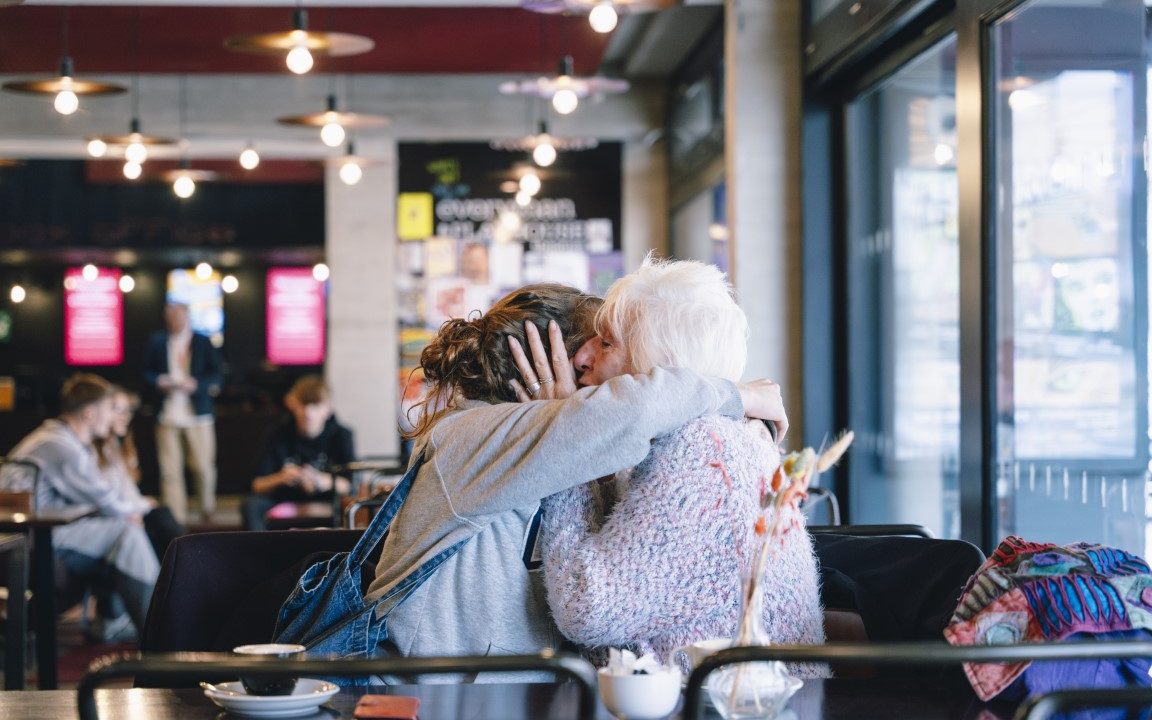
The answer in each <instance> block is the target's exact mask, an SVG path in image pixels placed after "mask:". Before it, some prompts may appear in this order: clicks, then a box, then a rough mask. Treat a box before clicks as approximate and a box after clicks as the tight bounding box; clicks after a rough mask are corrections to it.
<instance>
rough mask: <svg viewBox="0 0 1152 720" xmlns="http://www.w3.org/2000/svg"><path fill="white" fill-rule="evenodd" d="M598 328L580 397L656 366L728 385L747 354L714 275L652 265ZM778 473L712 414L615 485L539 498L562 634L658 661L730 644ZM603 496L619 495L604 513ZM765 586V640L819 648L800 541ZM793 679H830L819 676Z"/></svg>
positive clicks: (757, 435) (761, 442)
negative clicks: (764, 500)
mask: <svg viewBox="0 0 1152 720" xmlns="http://www.w3.org/2000/svg"><path fill="white" fill-rule="evenodd" d="M595 328H596V331H597V333H598V335H597V336H596V337H593V338H592V339H591V340H589V341H588V342H587V343H585V345H584V346H582V347H581V349H580V350H579V351H578V352H577V354H576V356H575V357H574V358H573V365H574V366H575V369H576V371H577V372H578V373H579V374H580V377H579V381H580V384H581V385H596V384H600V383H603V382H605V381H607V380H609V379H610V378H612V377H616V376H617V375H622V374H627V373H642V372H646V371H648V370H650V369H652V368H655V367H676V368H689V369H692V370H694V371H696V372H698V373H701V374H704V375H715V376H717V377H723V378H727V379H729V380H732V381H737V380H738V379H739V378H740V375H741V373H743V371H744V365H745V361H746V359H747V354H748V347H747V336H748V323H747V319H746V318H745V316H744V312H743V311H742V310H741V309H740V307H739V306H738V305H737V304H736V302H735V300H734V299H733V295H732V289H731V287H730V286H729V284H728V282H727V280H726V279H725V276H724V273H723V272H721V271H720V270H719V269H718V268H716V267H714V266H711V265H704V264H702V263H697V262H669V261H654V260H652V259H651V258H649V259H648V260H646V261H645V262H644V265H643V266H642V267H641V268H640V269H639V270H638V271H636V272H635V273H632V274H630V275H628V276H626V277H624V278H621V279H620V280H618V281H617V282H616V283H615V284H614V285H613V286H612V287H611V288H610V289H609V290H608V294H607V296H606V297H605V302H604V305H603V307H602V308H601V309H600V311H599V312H598V313H597V316H596V321H595ZM779 463H780V454H779V451H778V450H777V448H776V445H775V443H774V442H773V441H772V439H771V438H770V437H769V436H768V433H767V432H765V431H764V426H763V425H761V424H759V423H755V424H752V423H751V422H745V421H740V420H735V419H731V418H726V417H721V416H720V415H717V414H713V415H707V416H704V417H701V418H698V419H696V420H693V421H691V422H689V423H688V424H686V425H684V426H682V427H681V428H680V429H679V430H677V431H675V432H672V433H670V434H668V435H664V436H663V437H660V438H658V439H657V440H656V441H655V442H654V443H653V445H652V450H651V452H650V453H649V455H648V457H647V458H645V460H644V461H643V462H642V463H641V464H639V465H637V466H635V467H634V468H632V469H631V470H630V471H625V472H624V473H622V475H624V476H625V477H618V478H617V480H618V481H619V482H617V483H615V484H614V483H610V482H601V483H589V484H586V485H580V486H577V487H574V488H571V489H569V490H565V491H563V492H560V493H557V494H555V495H553V496H551V497H549V498H547V499H546V500H545V501H544V520H543V525H542V527H541V537H542V547H543V560H544V576H545V585H546V587H547V591H548V603H549V607H550V609H551V611H552V614H553V616H554V618H555V620H556V623H557V625H558V627H559V629H560V630H561V631H562V632H563V633H564V634H565V635H566V636H567V637H568V638H569V639H570V640H572V641H574V642H576V643H578V644H580V645H583V646H585V647H587V648H589V649H592V650H596V649H601V650H602V649H603V648H606V647H627V648H630V649H632V650H633V651H635V652H638V653H648V652H654V653H656V654H657V655H658V656H659V658H660V659H661V660H662V661H664V662H668V661H670V659H671V658H670V655H671V653H672V652H673V650H675V649H676V648H677V647H680V646H682V645H685V644H687V643H691V642H695V641H698V640H703V639H706V638H713V637H732V636H733V635H734V634H735V632H736V629H737V624H738V615H739V613H740V592H739V587H740V578H741V575H742V573H745V572H747V571H748V570H749V566H750V564H751V562H752V557H753V555H754V550H753V547H754V545H753V537H754V535H753V533H754V529H753V527H754V522H755V519H756V517H757V513H758V510H759V498H760V492H761V488H762V483H763V482H764V481H765V480H764V479H765V478H770V477H771V476H772V473H773V471H774V470H775V469H776V466H777V465H778V464H779ZM613 485H616V486H623V487H625V489H624V490H623V492H622V493H621V494H620V497H619V498H618V499H617V500H616V502H615V505H614V507H612V509H611V513H610V514H609V513H608V512H607V510H608V505H609V503H610V502H611V499H610V498H609V497H607V496H608V495H611V494H612V493H613V490H614V488H613ZM765 575H766V576H765V578H764V605H763V608H764V620H765V627H766V628H767V630H768V632H769V634H770V635H771V637H772V639H773V641H775V642H780V643H807V644H817V643H822V642H823V641H824V627H823V613H822V610H821V607H820V595H819V581H818V577H817V563H816V558H815V556H814V553H813V550H812V541H811V538H810V537H809V535H808V533H806V532H799V533H798V532H792V533H788V534H786V535H785V537H784V539H783V544H782V546H781V547H780V549H779V551H778V553H777V555H776V557H775V558H774V559H773V561H772V563H771V565H770V566H769V567H768V569H767V570H766V573H765ZM593 655H595V656H600V653H595V652H594V653H593ZM792 670H793V672H795V673H796V674H798V675H801V676H813V675H823V674H825V673H826V670H825V668H824V666H822V665H803V666H798V667H794V668H792Z"/></svg>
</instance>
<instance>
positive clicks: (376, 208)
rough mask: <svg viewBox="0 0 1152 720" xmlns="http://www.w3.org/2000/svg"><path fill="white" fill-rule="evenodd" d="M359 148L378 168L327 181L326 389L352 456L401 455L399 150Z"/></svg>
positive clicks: (386, 143) (333, 175) (382, 145)
mask: <svg viewBox="0 0 1152 720" xmlns="http://www.w3.org/2000/svg"><path fill="white" fill-rule="evenodd" d="M357 147H358V150H359V152H361V153H363V154H365V155H369V156H370V157H372V158H374V160H375V162H374V163H373V164H371V165H368V166H367V167H365V168H364V177H363V178H361V180H360V182H359V183H357V184H356V185H345V184H344V183H343V182H341V180H340V178H339V175H338V174H337V173H338V165H336V164H332V165H330V166H329V167H328V169H327V172H326V178H325V196H326V213H327V215H326V223H327V239H326V243H325V251H326V254H327V259H328V266H329V267H330V268H331V270H332V280H331V284H330V287H331V295H330V297H329V305H328V332H329V339H328V365H327V373H328V377H327V381H328V384H329V386H330V387H331V388H332V395H333V397H334V400H335V405H336V414H337V417H339V418H340V420H341V421H342V422H343V423H344V424H345V425H348V426H349V427H351V428H353V429H354V430H355V432H356V452H357V454H358V455H360V456H361V457H366V456H370V455H398V454H399V451H400V446H399V441H398V438H397V430H396V408H397V392H398V388H397V375H396V373H397V364H398V350H397V348H398V339H397V334H398V330H397V327H396V284H395V281H394V279H393V278H394V277H395V262H396V143H395V142H394V141H391V140H380V141H375V142H373V143H372V145H371V147H370V148H369V147H368V146H367V144H365V143H362V142H360V141H358V142H357ZM369 150H370V151H371V152H370V153H369V152H368V151H369Z"/></svg>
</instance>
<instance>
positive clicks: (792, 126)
mask: <svg viewBox="0 0 1152 720" xmlns="http://www.w3.org/2000/svg"><path fill="white" fill-rule="evenodd" d="M724 10H725V19H724V25H725V27H724V60H725V68H726V71H727V72H726V76H725V103H726V105H725V133H726V137H725V167H726V176H727V183H728V232H729V248H730V249H729V252H730V254H731V259H730V262H731V265H730V268H731V276H732V280H733V284H734V285H735V286H736V291H737V293H739V299H740V304H741V307H743V308H744V311H745V312H746V313H747V314H748V321H749V323H750V324H751V327H752V337H751V340H750V342H749V345H748V351H749V354H748V368H747V370H746V371H745V377H746V378H754V377H767V378H770V379H772V380H775V381H776V382H779V383H780V384H781V385H782V386H783V389H784V402H785V405H786V407H787V409H788V416H789V419H790V420H791V422H792V430H791V431H790V432H789V437H791V438H801V437H803V417H802V416H801V413H802V407H803V405H802V399H803V397H802V392H803V390H802V381H803V367H802V360H803V356H802V343H801V332H802V322H803V317H802V310H801V300H802V297H801V290H802V287H801V279H802V276H801V249H802V247H801V235H800V230H801V227H800V219H801V211H800V127H801V85H802V79H803V67H802V55H801V51H800V38H801V0H770V1H769V2H765V0H725V3H724Z"/></svg>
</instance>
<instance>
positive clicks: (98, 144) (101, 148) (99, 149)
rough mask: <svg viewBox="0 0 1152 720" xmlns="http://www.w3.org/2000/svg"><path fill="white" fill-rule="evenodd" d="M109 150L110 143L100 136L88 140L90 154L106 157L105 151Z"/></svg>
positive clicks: (95, 156) (96, 156)
mask: <svg viewBox="0 0 1152 720" xmlns="http://www.w3.org/2000/svg"><path fill="white" fill-rule="evenodd" d="M106 152H108V143H106V142H104V141H103V140H101V139H100V138H92V139H91V140H89V141H88V155H89V156H91V157H94V158H98V157H104V153H106Z"/></svg>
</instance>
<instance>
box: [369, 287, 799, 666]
mask: <svg viewBox="0 0 1152 720" xmlns="http://www.w3.org/2000/svg"><path fill="white" fill-rule="evenodd" d="M598 302H599V301H597V300H596V299H595V298H592V297H591V296H588V295H585V294H584V293H581V292H579V291H578V290H575V289H574V288H569V287H565V286H563V285H556V284H550V283H544V284H537V285H529V286H526V287H524V288H521V289H519V290H516V291H514V292H512V293H511V294H509V295H507V296H505V297H504V298H502V299H501V300H499V301H498V302H497V303H496V304H495V305H494V306H493V307H492V309H491V310H489V311H488V312H486V313H484V314H483V315H474V316H473V317H472V318H471V319H468V320H464V319H453V320H449V321H448V322H446V323H444V325H443V326H442V327H441V329H440V332H439V333H438V334H437V336H436V337H435V338H434V339H433V340H432V342H431V343H429V345H428V346H427V347H426V348H425V349H424V351H423V352H422V353H421V357H420V361H421V365H422V367H423V370H424V375H425V378H426V380H427V382H428V383H429V388H430V390H429V393H428V400H427V401H426V402H427V403H430V404H433V405H431V406H433V407H436V405H434V404H435V403H440V402H442V403H444V405H443V408H442V409H440V410H438V411H435V412H431V413H427V414H425V415H423V416H422V417H421V418H420V419H419V421H418V422H417V427H416V432H415V440H416V444H415V449H414V450H413V457H415V458H420V457H423V459H424V462H423V465H421V467H420V470H419V472H418V473H417V476H416V479H415V482H414V483H413V485H412V488H411V493H410V495H409V496H408V499H407V501H406V502H405V504H404V506H403V507H402V508H401V509H400V511H399V513H398V514H397V516H396V519H395V520H394V522H393V524H392V526H391V530H390V532H389V533H388V535H387V537H386V539H385V540H384V543H383V549H382V552H381V556H380V560H379V563H378V564H377V566H376V576H375V579H374V580H373V581H372V583H371V586H370V587H369V589H368V592H367V595H366V597H367V599H368V600H370V601H371V600H375V599H378V598H380V597H381V596H382V595H384V594H385V593H386V592H388V591H389V590H390V589H391V588H393V587H395V586H396V584H397V583H398V582H399V581H400V580H401V579H402V578H404V577H406V576H407V575H408V574H409V573H411V572H412V571H413V570H414V569H415V568H417V567H419V566H420V565H421V564H423V563H424V562H425V561H426V560H428V559H429V558H431V557H433V556H435V555H437V554H439V553H441V552H442V551H444V550H446V549H448V548H450V547H452V546H453V545H456V544H457V543H458V542H460V541H461V540H467V542H466V543H464V545H463V546H462V547H461V549H460V550H459V551H458V552H457V553H456V554H455V555H453V556H451V557H450V558H449V559H448V560H447V561H446V562H445V563H444V564H443V565H441V566H440V568H439V570H437V571H436V572H435V573H434V574H432V575H431V577H430V578H428V579H427V580H426V581H425V582H424V583H423V584H422V585H419V586H418V587H417V588H416V589H415V590H414V592H413V593H412V594H411V595H410V596H408V598H407V600H406V601H405V602H404V603H403V604H401V605H399V606H398V607H396V608H395V609H394V610H392V612H391V615H390V616H389V618H388V631H389V635H390V637H389V641H390V647H389V649H390V650H391V651H393V652H399V653H400V654H402V655H485V654H517V653H535V652H538V651H539V650H540V649H541V648H549V647H553V648H554V647H557V646H558V644H559V641H560V637H559V636H558V634H557V633H556V631H555V625H554V624H553V623H552V620H551V618H550V616H549V614H548V608H547V603H546V600H545V596H544V588H543V581H542V578H541V576H540V573H539V562H538V559H537V555H536V549H535V544H536V536H537V533H536V532H535V528H536V527H537V524H538V518H539V513H540V501H541V500H542V499H543V498H545V497H547V496H549V495H552V494H553V493H556V492H559V491H561V490H564V489H566V488H569V487H571V486H573V485H578V484H582V483H586V482H589V481H591V480H594V479H596V478H598V477H601V476H603V475H607V474H610V473H613V472H616V471H617V470H621V469H623V468H626V467H630V466H632V465H635V464H636V463H638V462H640V461H641V460H642V459H643V458H644V456H645V455H647V454H648V451H649V448H650V446H651V443H652V440H653V439H655V438H657V437H659V436H661V435H663V434H665V433H668V432H671V431H672V430H675V429H676V428H677V427H679V426H680V425H683V424H684V423H685V422H687V421H689V420H691V419H693V418H695V417H699V416H701V415H711V414H716V413H721V414H724V415H727V416H729V417H733V418H738V417H741V416H743V414H744V413H745V411H748V412H750V413H752V414H754V415H758V416H762V417H766V418H768V419H781V420H782V419H783V405H782V403H781V402H780V395H779V390H778V388H776V386H775V385H770V384H768V383H765V382H758V383H752V384H749V385H744V386H740V387H737V386H736V385H735V384H734V383H732V382H731V381H729V380H722V379H716V378H706V377H703V376H701V375H700V374H698V373H696V372H693V371H691V370H683V369H673V370H664V369H662V368H653V369H651V370H650V371H649V372H647V373H644V374H638V375H622V376H620V377H616V378H613V379H612V380H609V381H608V382H606V383H604V384H603V385H601V386H599V387H596V388H584V389H581V390H576V389H575V378H574V374H573V372H572V370H571V365H567V366H566V372H564V373H563V374H560V375H557V376H555V377H544V376H542V377H540V378H539V381H538V382H536V383H533V384H530V385H529V389H530V390H531V391H532V393H533V395H535V396H536V397H537V401H535V402H523V403H517V402H513V401H514V400H516V395H515V393H514V391H513V384H512V381H513V379H514V378H515V377H517V374H516V368H515V365H514V361H513V357H512V353H511V347H512V344H513V342H519V343H525V342H527V343H529V345H532V344H535V345H541V344H542V343H541V338H540V335H541V334H544V333H546V336H547V346H546V348H545V352H554V353H555V359H554V362H555V363H556V364H557V365H559V366H561V368H562V369H563V368H564V367H565V364H566V363H568V358H569V354H570V353H572V352H574V351H575V349H576V348H577V347H579V345H580V344H582V343H583V342H584V340H586V339H588V338H589V337H591V335H592V333H591V317H592V314H593V311H594V309H595V307H596V304H598ZM562 335H563V336H566V337H567V338H568V343H567V346H566V345H565V339H564V337H563V336H562ZM517 348H518V349H519V345H517ZM557 385H561V386H563V390H562V392H563V393H564V394H565V395H567V394H569V393H571V394H572V396H571V397H568V398H567V399H565V400H550V399H549V398H552V397H553V392H554V387H555V386H557ZM540 400H547V401H540ZM481 677H483V676H481ZM505 679H507V678H505Z"/></svg>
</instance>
